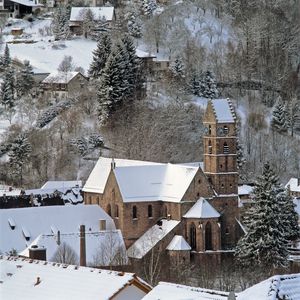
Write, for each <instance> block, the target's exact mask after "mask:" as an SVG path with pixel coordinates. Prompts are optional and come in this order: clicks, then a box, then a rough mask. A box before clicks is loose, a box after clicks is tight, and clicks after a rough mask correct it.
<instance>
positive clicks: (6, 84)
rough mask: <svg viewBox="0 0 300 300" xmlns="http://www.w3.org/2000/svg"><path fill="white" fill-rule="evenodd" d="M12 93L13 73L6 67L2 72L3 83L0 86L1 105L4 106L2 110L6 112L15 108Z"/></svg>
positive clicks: (13, 90) (13, 86) (13, 91)
mask: <svg viewBox="0 0 300 300" xmlns="http://www.w3.org/2000/svg"><path fill="white" fill-rule="evenodd" d="M14 93H15V79H14V72H13V69H12V68H11V67H8V68H7V69H6V70H5V71H4V77H3V82H2V84H1V104H2V105H3V106H4V109H5V110H6V111H7V110H10V109H12V108H13V107H14V106H15V101H14Z"/></svg>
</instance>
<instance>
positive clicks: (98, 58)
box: [89, 33, 112, 78]
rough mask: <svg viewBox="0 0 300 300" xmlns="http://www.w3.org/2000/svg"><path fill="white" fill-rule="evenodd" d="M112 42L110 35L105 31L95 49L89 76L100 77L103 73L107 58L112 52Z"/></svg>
mask: <svg viewBox="0 0 300 300" xmlns="http://www.w3.org/2000/svg"><path fill="white" fill-rule="evenodd" d="M111 47H112V42H111V38H110V35H109V34H107V33H103V34H101V35H100V39H99V41H98V43H97V48H96V49H95V50H94V51H93V60H92V62H91V64H90V69H89V76H91V77H94V78H98V77H99V76H100V75H101V72H102V70H103V68H104V67H105V63H106V61H107V58H108V56H109V54H110V52H111Z"/></svg>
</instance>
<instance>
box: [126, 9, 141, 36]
mask: <svg viewBox="0 0 300 300" xmlns="http://www.w3.org/2000/svg"><path fill="white" fill-rule="evenodd" d="M127 29H128V32H129V34H130V35H131V36H133V37H135V38H141V37H142V23H141V21H140V19H139V18H138V17H137V16H136V14H134V13H132V14H131V15H130V16H129V18H128V21H127Z"/></svg>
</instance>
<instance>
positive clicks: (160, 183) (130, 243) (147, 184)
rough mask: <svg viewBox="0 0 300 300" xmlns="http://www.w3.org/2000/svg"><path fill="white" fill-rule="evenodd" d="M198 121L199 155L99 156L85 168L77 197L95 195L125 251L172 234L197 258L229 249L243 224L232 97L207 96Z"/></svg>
mask: <svg viewBox="0 0 300 300" xmlns="http://www.w3.org/2000/svg"><path fill="white" fill-rule="evenodd" d="M204 124H205V133H204V136H203V139H204V163H187V164H170V163H168V164H165V163H163V164H162V163H152V162H143V161H130V160H121V159H107V158H100V159H99V161H98V162H97V164H96V166H95V168H94V169H93V171H92V173H91V174H90V176H89V178H88V180H87V182H86V184H85V186H84V188H83V191H84V202H85V204H87V205H89V204H96V203H97V204H98V205H100V206H101V207H102V208H103V209H104V210H105V211H106V212H107V213H108V214H109V215H110V216H112V218H114V220H115V224H116V227H117V228H119V229H121V231H122V233H123V237H124V239H125V244H126V247H127V248H128V254H129V256H130V257H131V258H132V259H141V258H143V257H144V256H145V255H147V253H149V251H150V250H151V249H152V248H153V247H160V248H163V249H164V250H166V248H167V247H168V245H169V244H170V243H171V241H172V239H173V238H174V236H175V235H178V236H180V239H181V240H182V241H183V240H185V241H186V242H187V243H188V244H189V246H190V247H191V251H190V253H191V254H193V256H194V257H197V259H201V258H204V257H205V256H206V257H207V255H208V256H210V257H220V255H222V253H225V252H226V253H227V254H228V253H230V251H231V252H233V248H234V247H235V245H236V243H237V241H238V239H239V237H240V235H241V234H242V228H241V226H240V225H241V223H240V222H239V207H238V171H237V164H236V139H237V137H236V116H235V113H234V109H233V106H232V104H231V102H230V101H229V100H227V99H217V100H211V101H209V102H208V105H207V110H206V113H205V116H204ZM224 250H226V251H225V252H224ZM166 251H167V250H166ZM169 253H170V252H169ZM204 259H205V258H204ZM214 260H215V259H214Z"/></svg>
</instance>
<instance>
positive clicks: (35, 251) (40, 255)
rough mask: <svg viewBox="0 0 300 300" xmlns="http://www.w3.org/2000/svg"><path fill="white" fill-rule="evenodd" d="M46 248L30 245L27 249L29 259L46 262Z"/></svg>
mask: <svg viewBox="0 0 300 300" xmlns="http://www.w3.org/2000/svg"><path fill="white" fill-rule="evenodd" d="M46 252H47V250H46V248H41V247H38V246H37V245H32V246H31V247H30V248H29V258H31V259H37V260H45V261H46V260H47V255H46Z"/></svg>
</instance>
